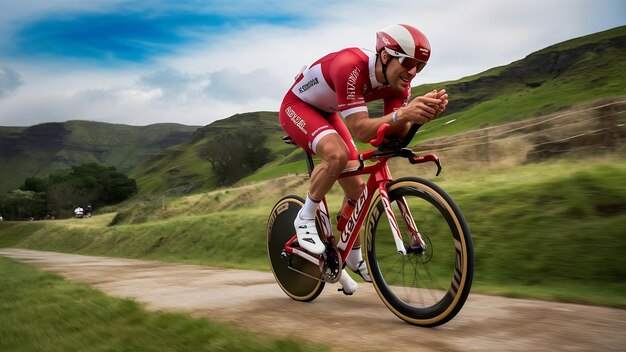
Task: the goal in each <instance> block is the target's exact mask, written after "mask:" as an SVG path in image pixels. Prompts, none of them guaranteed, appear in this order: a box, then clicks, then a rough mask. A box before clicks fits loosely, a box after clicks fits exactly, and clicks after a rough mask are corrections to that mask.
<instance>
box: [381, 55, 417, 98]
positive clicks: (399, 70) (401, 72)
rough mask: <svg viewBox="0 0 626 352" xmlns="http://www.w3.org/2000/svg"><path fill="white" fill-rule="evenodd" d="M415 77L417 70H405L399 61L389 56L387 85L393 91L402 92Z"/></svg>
mask: <svg viewBox="0 0 626 352" xmlns="http://www.w3.org/2000/svg"><path fill="white" fill-rule="evenodd" d="M416 75H417V68H416V67H415V66H414V67H412V68H411V69H408V70H407V69H406V68H405V67H404V66H402V64H400V60H399V59H398V58H396V57H393V56H389V61H388V64H387V80H388V81H389V85H390V86H391V87H392V88H393V89H395V90H402V91H404V90H405V89H406V88H407V87H408V86H410V85H411V80H412V79H413V78H415V76H416Z"/></svg>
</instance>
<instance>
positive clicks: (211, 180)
mask: <svg viewBox="0 0 626 352" xmlns="http://www.w3.org/2000/svg"><path fill="white" fill-rule="evenodd" d="M246 126H252V127H254V129H255V130H256V131H258V133H261V134H263V135H265V136H266V141H265V144H266V147H267V148H268V149H269V150H270V151H271V153H272V156H273V158H278V159H282V158H283V157H284V155H286V154H289V153H291V152H293V150H294V148H293V147H289V146H287V145H286V144H283V143H279V140H280V137H281V136H283V135H284V132H283V131H282V129H281V127H280V125H279V124H278V120H277V113H275V112H252V113H245V114H237V115H234V116H231V117H229V118H227V119H223V120H219V121H216V122H214V123H212V124H210V125H208V126H205V127H202V128H200V129H198V130H197V131H196V132H195V133H194V134H193V136H192V138H191V140H190V141H188V142H186V143H183V144H180V145H176V146H174V147H171V148H169V149H167V150H164V151H163V152H161V153H160V154H158V155H156V156H154V157H152V158H151V159H149V160H148V161H146V162H144V163H142V164H141V165H139V166H137V167H136V168H135V169H133V170H132V172H131V174H130V175H131V177H133V178H135V179H136V180H137V184H138V186H139V195H140V196H142V197H143V196H150V195H162V194H167V195H176V194H185V193H190V192H197V191H203V190H209V189H213V188H215V187H217V183H216V182H217V181H216V179H215V177H214V175H213V173H212V171H211V164H210V163H209V162H208V161H207V160H204V159H202V158H201V157H200V154H199V151H200V148H201V147H202V145H203V144H204V143H206V142H207V141H208V140H210V139H211V138H213V137H214V136H217V135H219V134H222V133H228V132H230V131H234V130H239V129H241V128H244V127H246Z"/></svg>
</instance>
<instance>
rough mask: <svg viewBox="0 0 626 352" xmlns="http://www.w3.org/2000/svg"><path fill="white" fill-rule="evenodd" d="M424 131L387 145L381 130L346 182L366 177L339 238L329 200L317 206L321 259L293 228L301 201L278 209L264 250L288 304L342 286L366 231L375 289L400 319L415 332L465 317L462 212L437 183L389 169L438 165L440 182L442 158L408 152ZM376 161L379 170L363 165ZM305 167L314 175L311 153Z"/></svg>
mask: <svg viewBox="0 0 626 352" xmlns="http://www.w3.org/2000/svg"><path fill="white" fill-rule="evenodd" d="M419 127H420V126H419V125H414V126H413V127H412V128H411V131H410V132H409V134H408V135H407V137H406V138H404V139H402V140H397V139H393V140H387V139H385V138H384V135H385V131H386V130H387V129H388V128H389V125H388V124H384V125H382V126H381V127H380V128H379V129H378V133H377V138H376V139H374V140H372V141H371V142H370V143H371V144H372V145H373V146H374V147H377V149H373V150H368V151H365V152H362V153H360V154H359V162H360V166H359V167H358V168H356V169H354V170H345V171H344V172H343V173H342V174H341V177H349V176H354V175H369V177H368V180H367V183H366V187H365V189H364V190H363V193H362V194H361V195H360V197H359V198H358V200H357V202H356V204H355V206H354V210H353V212H352V215H351V216H350V217H349V219H348V221H347V224H346V225H345V228H344V230H343V231H341V233H340V234H339V236H338V237H337V238H335V236H334V234H333V227H332V222H331V218H330V216H329V211H328V206H327V204H326V199H324V200H322V202H321V203H320V206H319V210H318V213H317V218H316V222H317V227H318V233H319V234H320V237H321V238H322V239H323V241H324V243H325V245H326V251H325V252H324V253H322V254H321V255H314V254H312V253H309V252H307V251H306V250H304V249H303V248H302V247H300V246H299V245H298V242H297V238H296V235H295V229H294V227H293V221H294V219H295V216H296V214H297V213H298V211H299V210H300V208H301V207H302V205H303V204H304V199H302V198H301V197H299V196H295V195H288V196H285V197H283V198H282V199H280V200H279V201H278V203H276V205H275V206H274V208H273V209H272V212H271V214H270V217H269V220H268V223H267V250H268V256H269V261H270V266H271V267H272V272H273V273H274V276H275V278H276V281H277V282H278V284H279V285H280V287H281V288H282V289H283V291H284V292H285V293H286V294H287V295H288V296H289V297H291V298H292V299H294V300H297V301H303V302H309V301H312V300H314V299H315V298H316V297H317V296H318V295H319V294H320V293H321V292H322V290H323V289H324V285H325V283H327V282H328V283H336V282H337V281H339V277H340V275H341V272H342V269H343V267H344V263H345V260H346V258H347V256H348V254H349V253H350V250H351V249H352V247H353V245H354V244H355V241H356V237H357V234H358V233H359V231H360V229H361V227H362V226H363V225H365V231H364V234H365V236H364V246H363V248H365V253H364V254H365V259H366V263H367V266H368V269H369V273H370V276H371V278H372V283H373V285H374V287H375V288H376V291H377V293H378V295H379V296H380V298H381V299H382V301H383V302H384V304H385V305H386V306H387V307H388V308H389V309H390V310H391V311H392V312H393V313H394V314H395V315H397V316H398V317H399V318H400V319H402V320H404V321H406V322H408V323H411V324H415V325H419V326H424V327H433V326H437V325H441V324H444V323H446V322H448V321H449V320H450V319H452V318H453V317H454V316H455V315H456V314H457V313H458V312H459V311H460V310H461V308H462V307H463V304H464V303H465V301H466V299H467V296H468V295H469V292H470V288H471V285H472V278H473V273H474V250H473V244H472V238H471V234H470V231H469V227H468V225H467V222H466V221H465V218H464V217H463V214H462V213H461V210H460V209H459V207H458V206H457V205H456V204H455V203H454V201H453V200H452V198H450V196H449V195H448V194H446V193H445V192H444V191H443V190H442V189H441V188H439V187H438V186H436V185H435V184H433V183H432V182H430V181H427V180H424V179H421V178H417V177H405V178H400V179H397V180H394V179H393V178H392V176H391V173H390V171H389V168H388V166H387V161H388V160H389V159H391V158H397V157H401V158H406V159H408V161H409V162H410V163H412V164H419V163H423V162H434V163H435V164H436V165H437V175H439V173H440V172H441V163H440V162H439V159H438V158H437V156H435V155H433V154H428V155H424V156H418V155H416V154H414V153H413V151H412V150H410V149H407V148H405V147H406V146H407V145H408V143H409V142H410V141H411V139H412V138H413V136H414V135H415V133H416V132H417V130H418V129H419ZM286 139H287V142H288V143H293V142H292V141H290V139H289V138H288V137H286ZM374 159H375V160H376V161H375V163H374V164H372V165H368V166H366V165H365V161H367V160H374ZM307 161H308V167H309V174H310V173H311V172H312V170H313V168H314V164H313V158H312V156H311V154H309V153H307ZM413 214H416V216H414V215H413ZM383 219H386V220H383Z"/></svg>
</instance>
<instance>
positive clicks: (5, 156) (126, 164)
mask: <svg viewBox="0 0 626 352" xmlns="http://www.w3.org/2000/svg"><path fill="white" fill-rule="evenodd" d="M196 129H197V126H184V125H179V124H169V123H168V124H154V125H149V126H128V125H120V124H108V123H100V122H92V121H68V122H65V123H44V124H39V125H35V126H30V127H1V128H0V164H1V165H2V168H0V191H7V190H11V189H15V188H17V187H18V186H19V185H21V184H22V183H23V182H24V179H25V178H26V177H31V176H38V177H43V176H46V175H48V174H50V173H52V172H55V171H58V170H64V169H69V167H70V166H71V165H75V164H80V163H86V162H98V163H102V164H107V165H111V166H115V167H116V168H117V169H118V170H120V171H122V172H128V171H130V170H131V169H132V168H134V167H135V166H136V165H137V164H139V163H140V162H143V161H145V160H147V159H149V158H150V157H152V156H154V155H156V154H158V153H159V152H160V151H161V150H163V149H165V148H167V147H170V146H173V145H177V144H180V143H182V142H184V141H187V140H189V139H190V138H191V136H192V133H193V132H194V131H195V130H196Z"/></svg>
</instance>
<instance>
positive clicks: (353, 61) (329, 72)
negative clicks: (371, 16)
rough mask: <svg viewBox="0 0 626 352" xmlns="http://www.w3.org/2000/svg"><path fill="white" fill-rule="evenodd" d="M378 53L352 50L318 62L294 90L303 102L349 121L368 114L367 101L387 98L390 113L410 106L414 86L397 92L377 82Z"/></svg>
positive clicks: (343, 51) (332, 54) (385, 103)
mask: <svg viewBox="0 0 626 352" xmlns="http://www.w3.org/2000/svg"><path fill="white" fill-rule="evenodd" d="M375 65H376V53H374V52H373V51H370V50H366V49H359V48H348V49H343V50H341V51H338V52H334V53H331V54H328V55H326V56H324V57H322V58H321V59H319V60H317V61H316V62H315V63H313V65H311V67H309V68H308V69H307V70H305V71H304V72H303V73H302V74H301V75H299V76H298V78H297V80H296V82H295V83H294V85H293V86H292V88H291V91H292V92H293V93H294V94H295V95H296V96H297V97H298V98H300V99H301V100H302V101H304V102H306V103H307V104H309V105H312V106H314V107H316V108H317V109H319V110H322V111H325V112H329V113H332V112H337V111H339V112H341V115H342V116H343V117H344V118H345V117H347V116H349V115H350V114H353V113H355V112H360V111H365V112H367V106H366V104H365V103H366V102H369V101H372V100H378V99H383V101H384V113H385V114H388V113H391V112H393V111H394V110H396V109H398V108H400V107H401V106H403V105H406V104H408V102H409V98H410V96H411V87H410V86H408V87H407V89H406V90H405V91H403V92H402V91H396V90H393V89H392V88H391V87H390V86H383V84H382V83H379V82H378V81H377V80H376V76H375V70H374V67H375Z"/></svg>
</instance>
